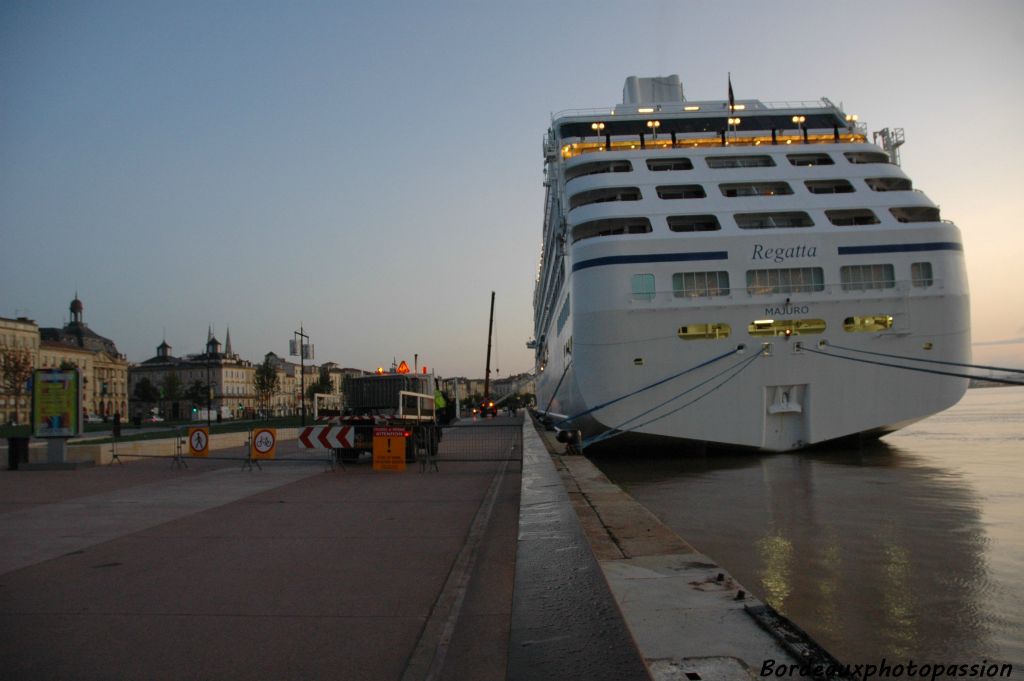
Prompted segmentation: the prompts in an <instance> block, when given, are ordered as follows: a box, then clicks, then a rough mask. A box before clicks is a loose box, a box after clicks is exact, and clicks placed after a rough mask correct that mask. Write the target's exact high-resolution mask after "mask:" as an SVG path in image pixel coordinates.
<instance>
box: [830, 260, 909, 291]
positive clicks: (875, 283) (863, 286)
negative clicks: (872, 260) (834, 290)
mask: <svg viewBox="0 0 1024 681" xmlns="http://www.w3.org/2000/svg"><path fill="white" fill-rule="evenodd" d="M839 280H840V282H841V283H842V286H843V290H844V291H867V290H869V289H883V288H893V287H895V286H896V275H895V271H894V269H893V266H892V265H843V266H842V267H840V268H839Z"/></svg>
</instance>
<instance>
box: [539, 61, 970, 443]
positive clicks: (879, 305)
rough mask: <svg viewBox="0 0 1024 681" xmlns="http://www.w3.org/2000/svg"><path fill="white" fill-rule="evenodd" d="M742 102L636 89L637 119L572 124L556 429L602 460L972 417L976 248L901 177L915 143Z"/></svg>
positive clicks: (555, 137)
mask: <svg viewBox="0 0 1024 681" xmlns="http://www.w3.org/2000/svg"><path fill="white" fill-rule="evenodd" d="M723 80H725V79H723ZM726 86H727V87H726ZM723 91H724V92H723V94H727V95H728V97H727V98H725V99H719V100H703V101H694V100H688V99H686V98H685V97H684V93H683V86H682V84H681V83H680V80H679V77H678V76H667V77H661V78H639V77H635V76H632V77H629V78H627V80H626V83H625V86H624V88H623V97H622V104H620V105H616V106H614V107H610V108H604V109H591V110H574V111H568V112H562V113H559V114H555V115H554V116H553V117H552V124H551V127H550V129H549V130H548V132H547V135H546V136H545V138H544V145H543V148H544V159H545V180H544V187H545V190H546V191H545V199H544V202H545V203H544V231H543V243H542V247H541V254H540V261H539V265H538V270H537V280H536V286H535V291H534V337H533V338H532V339H531V340H530V341H529V342H528V343H527V345H528V347H530V348H532V349H533V350H534V351H535V353H536V354H535V357H536V359H535V361H536V385H537V409H538V411H539V412H540V414H541V416H542V418H544V420H545V421H547V422H548V423H550V424H552V425H554V427H555V428H556V429H559V430H564V431H567V432H568V433H572V434H576V433H578V434H579V435H580V436H581V437H582V441H583V444H584V446H596V445H602V446H605V447H608V446H612V445H614V446H616V447H620V446H623V445H624V444H625V442H626V441H627V440H630V441H633V442H637V443H640V442H645V443H649V444H655V445H666V446H668V447H670V448H676V447H684V446H686V445H687V443H691V444H696V445H698V446H700V447H704V446H705V445H709V444H710V445H721V446H725V447H743V448H754V449H760V450H765V451H777V452H780V451H790V450H796V449H801V448H804V447H808V446H812V445H815V444H818V443H823V442H829V441H833V440H837V439H840V438H850V437H877V436H880V435H884V434H885V433H888V432H891V431H893V430H896V429H898V428H901V427H903V426H906V425H908V424H910V423H913V422H914V421H917V420H920V419H922V418H924V417H926V416H929V415H931V414H934V413H936V412H939V411H941V410H943V409H946V408H947V407H950V406H952V405H953V404H955V403H956V402H957V401H958V400H959V399H960V397H961V396H962V395H963V393H964V391H965V390H966V388H967V379H965V378H961V377H958V376H956V375H954V374H955V372H951V371H942V370H941V369H942V366H943V365H944V364H947V363H948V364H955V363H966V362H969V361H970V328H969V322H970V315H969V299H968V289H967V278H966V271H965V265H964V253H963V246H962V244H961V239H960V232H959V229H958V228H957V227H956V226H955V225H954V224H952V223H951V222H949V221H948V220H944V219H942V217H941V215H940V212H939V208H938V206H937V205H936V204H935V203H933V202H932V201H931V200H930V199H929V198H928V197H927V196H926V195H925V194H924V193H922V192H921V191H920V190H918V189H917V188H915V187H914V185H913V183H912V182H911V179H910V178H909V177H908V176H907V175H906V173H904V171H903V170H902V169H901V167H900V165H899V151H900V145H901V144H902V143H903V139H904V138H903V130H902V129H888V128H887V129H884V130H882V131H881V132H879V133H875V134H874V135H872V136H871V138H870V139H869V137H868V134H867V132H866V127H865V126H864V124H862V123H861V122H859V121H858V119H857V117H856V116H855V115H851V114H848V113H846V112H845V111H843V109H842V108H841V107H839V106H836V105H835V104H834V103H832V102H831V101H829V100H828V99H822V100H820V101H816V102H768V101H759V100H753V99H736V98H734V96H733V87H732V82H731V77H730V78H729V79H728V81H727V82H723ZM625 436H628V438H627V439H626V440H622V439H618V438H620V437H625Z"/></svg>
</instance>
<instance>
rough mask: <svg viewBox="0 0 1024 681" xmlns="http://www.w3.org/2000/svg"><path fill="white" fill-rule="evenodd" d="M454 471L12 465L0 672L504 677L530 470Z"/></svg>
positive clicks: (2, 480) (5, 495)
mask: <svg viewBox="0 0 1024 681" xmlns="http://www.w3.org/2000/svg"><path fill="white" fill-rule="evenodd" d="M282 444H283V445H289V444H290V443H282ZM229 453H234V454H236V455H238V456H241V452H229ZM440 469H441V470H440V471H439V472H432V473H420V472H419V470H418V468H417V467H416V466H415V465H413V466H411V467H410V469H409V470H408V471H406V472H404V473H392V472H374V471H373V470H372V469H371V467H370V466H369V465H368V464H362V465H356V466H353V465H350V466H348V467H347V468H346V469H345V470H341V469H338V470H334V471H331V470H329V469H328V468H327V467H326V466H325V465H323V464H318V463H269V464H268V463H264V464H263V470H252V471H242V470H241V468H240V466H239V465H238V463H233V462H224V461H190V466H189V468H188V469H181V468H172V467H171V466H170V465H169V462H168V461H167V460H143V461H134V462H130V463H126V464H124V465H117V464H115V465H112V466H103V467H96V468H90V469H79V470H74V471H6V470H3V471H0V632H3V634H2V635H0V670H3V674H2V677H3V678H5V679H211V680H221V679H302V680H304V681H308V680H314V679H368V680H374V681H379V680H385V679H396V680H397V679H401V680H403V681H413V680H414V679H427V678H430V679H504V678H505V676H506V658H507V654H506V653H507V646H508V640H509V621H510V613H511V607H512V591H513V578H514V572H513V571H514V564H515V552H516V544H517V534H516V528H517V524H518V512H519V507H518V506H519V488H520V465H519V464H518V463H514V464H507V463H504V462H500V463H499V462H457V463H447V464H445V463H442V465H441V466H440Z"/></svg>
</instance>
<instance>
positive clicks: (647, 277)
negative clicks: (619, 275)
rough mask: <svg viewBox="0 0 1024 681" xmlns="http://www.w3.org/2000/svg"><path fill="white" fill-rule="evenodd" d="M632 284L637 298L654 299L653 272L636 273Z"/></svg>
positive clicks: (634, 295) (634, 296)
mask: <svg viewBox="0 0 1024 681" xmlns="http://www.w3.org/2000/svg"><path fill="white" fill-rule="evenodd" d="M632 285H633V298H634V299H635V300H654V275H653V274H634V275H633V279H632Z"/></svg>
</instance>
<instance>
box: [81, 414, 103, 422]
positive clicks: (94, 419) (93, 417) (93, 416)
mask: <svg viewBox="0 0 1024 681" xmlns="http://www.w3.org/2000/svg"><path fill="white" fill-rule="evenodd" d="M85 422H86V423H103V417H102V416H100V415H99V414H89V415H88V416H86V417H85Z"/></svg>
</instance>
